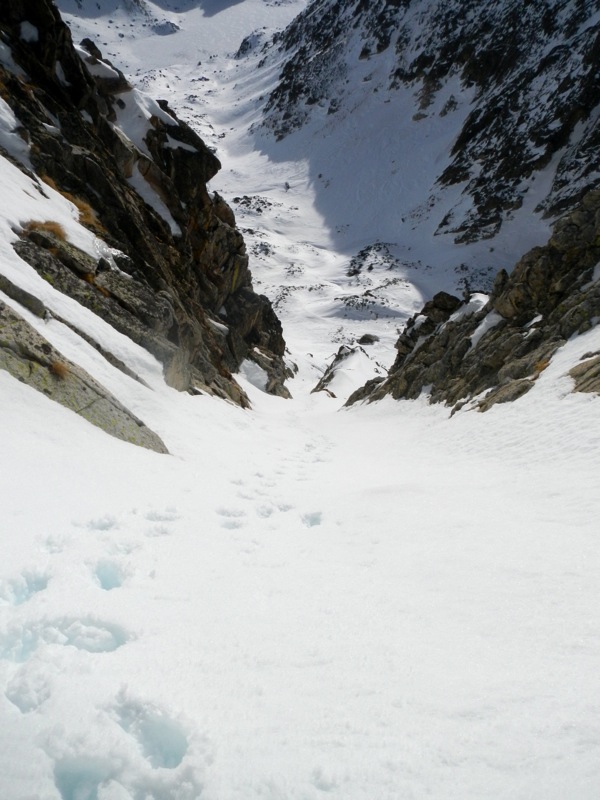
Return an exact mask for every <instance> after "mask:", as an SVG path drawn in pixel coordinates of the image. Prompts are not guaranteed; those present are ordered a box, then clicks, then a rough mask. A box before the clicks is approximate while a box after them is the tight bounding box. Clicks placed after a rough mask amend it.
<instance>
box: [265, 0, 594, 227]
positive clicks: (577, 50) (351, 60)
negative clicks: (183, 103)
mask: <svg viewBox="0 0 600 800" xmlns="http://www.w3.org/2000/svg"><path fill="white" fill-rule="evenodd" d="M599 34H600V11H599V10H598V7H597V3H595V2H592V0H587V2H581V3H579V2H578V3H575V2H565V0H549V1H548V2H544V3H542V4H535V5H533V4H530V5H527V6H526V7H523V4H522V3H520V2H513V1H509V2H506V0H502V1H496V2H490V3H485V4H484V5H483V6H482V5H481V4H479V3H473V2H464V0H454V2H443V3H442V2H432V0H413V2H400V3H393V4H392V3H386V2H374V3H368V4H366V3H363V2H361V1H360V0H347V1H346V2H344V1H343V0H335V1H334V0H316V2H313V3H311V5H310V6H309V8H308V9H307V10H306V11H305V12H304V13H303V14H301V15H300V16H299V17H298V18H297V19H296V20H294V22H293V23H292V24H291V25H290V26H288V28H287V29H286V30H285V31H284V32H283V34H281V35H279V36H276V37H274V38H273V40H272V45H271V50H270V51H269V49H268V48H264V50H266V51H267V52H266V55H265V56H264V57H263V62H261V63H265V62H266V63H268V62H269V61H272V60H274V59H275V60H277V61H279V63H280V75H279V81H278V84H277V86H276V88H275V89H274V90H273V91H272V92H271V93H270V95H269V97H268V100H267V102H266V105H265V122H264V124H265V126H267V127H268V128H269V129H271V130H273V132H274V134H275V135H276V136H277V137H278V138H282V137H284V136H286V135H289V134H290V133H292V132H293V131H295V130H297V129H299V128H300V127H302V126H303V125H305V124H307V122H309V121H313V124H315V125H316V126H318V127H319V128H320V129H322V130H326V129H327V127H328V126H329V127H331V124H330V123H329V119H328V118H329V117H331V116H332V115H334V117H335V121H334V125H335V128H336V131H339V129H340V128H343V127H344V126H348V125H352V119H353V116H354V115H355V114H356V111H357V109H358V108H359V107H360V105H361V104H364V103H367V102H369V99H368V96H370V95H372V94H376V95H377V102H371V106H372V108H373V111H374V113H375V114H381V113H382V111H381V109H383V106H384V104H390V105H391V106H392V109H395V110H396V114H397V120H398V123H400V124H402V123H401V118H402V116H403V115H406V114H407V113H408V114H409V115H410V117H411V119H412V122H413V123H414V126H415V127H417V128H419V129H420V131H421V137H422V145H421V146H422V147H423V148H427V143H426V141H425V140H426V138H427V137H428V136H429V135H430V132H431V129H432V126H434V125H435V124H436V121H437V119H439V118H440V117H447V118H448V119H447V122H446V124H447V125H448V127H452V121H451V120H452V119H453V118H454V117H455V116H456V114H457V113H460V106H462V105H463V104H464V102H465V98H466V99H467V108H466V109H465V110H466V111H467V113H466V114H465V115H464V116H463V118H462V119H461V121H460V128H459V132H458V135H457V137H456V138H455V140H454V141H453V142H452V143H451V149H450V153H449V156H450V158H449V162H448V163H445V164H444V163H442V164H441V165H440V168H439V171H438V172H437V175H436V180H435V185H432V186H431V187H429V188H430V191H431V192H432V193H433V196H434V203H433V204H434V206H436V207H435V208H432V210H431V213H432V214H433V215H434V216H435V218H436V224H437V231H436V232H437V233H446V232H447V233H451V234H453V236H454V237H455V238H456V240H457V241H458V242H461V241H462V242H468V241H473V240H477V239H480V238H493V237H494V236H495V235H496V234H497V233H498V231H499V229H500V227H501V225H502V223H503V221H504V220H506V219H510V218H511V217H512V216H514V215H515V214H518V213H519V209H520V208H521V206H522V205H523V202H524V200H525V198H526V195H527V193H528V192H532V190H533V189H534V185H533V181H534V180H536V178H537V179H538V180H539V179H540V176H541V175H543V174H544V172H546V171H547V170H550V175H549V177H550V179H551V184H550V185H549V186H548V187H547V188H546V189H545V190H544V193H543V195H542V196H540V197H538V198H537V206H536V212H537V213H541V212H543V213H545V214H548V215H550V216H556V214H557V213H558V212H560V211H564V210H568V209H569V208H572V207H573V205H574V203H575V202H576V201H577V200H579V199H580V198H581V196H582V193H583V191H585V189H587V188H592V187H593V186H595V185H597V184H598V183H599V182H600V172H599V171H598V164H597V158H596V153H597V148H598V144H599V139H598V125H597V121H598V115H599V113H600V89H599V86H600V82H599V75H600V73H599V70H600V67H599V63H600V60H599V57H598V37H599ZM370 99H371V101H372V98H370ZM407 100H408V102H407ZM386 122H387V124H388V126H389V127H390V130H392V129H393V126H392V125H390V120H386ZM363 145H364V146H363V150H362V152H361V153H360V155H361V157H362V158H364V159H366V160H370V161H372V160H374V159H381V158H384V159H387V162H388V164H389V166H390V169H391V168H392V165H393V163H394V157H395V156H397V149H396V148H395V147H394V145H393V143H392V142H390V147H389V152H387V153H385V154H383V153H382V151H381V149H377V150H376V151H375V152H369V142H368V139H366V140H365V142H364V143H363ZM402 146H403V143H402V142H400V147H402ZM431 155H435V154H434V153H432V154H431ZM412 157H413V153H412V152H410V150H409V151H408V152H405V156H404V163H403V162H402V160H401V161H400V166H399V169H400V170H403V169H406V167H407V165H409V164H410V159H411V158H412ZM454 186H460V189H461V191H460V196H459V197H458V199H457V200H456V201H455V202H454V204H453V205H452V206H451V208H450V209H448V210H446V211H445V213H443V214H441V215H440V212H441V209H442V207H443V203H442V202H441V198H440V197H436V196H435V195H436V193H441V195H442V196H443V195H444V191H443V190H444V189H446V188H448V187H454ZM395 201H397V198H394V197H391V198H390V202H395Z"/></svg>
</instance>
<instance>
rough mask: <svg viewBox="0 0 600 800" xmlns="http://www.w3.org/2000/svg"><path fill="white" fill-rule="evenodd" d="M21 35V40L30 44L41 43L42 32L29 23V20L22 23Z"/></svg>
mask: <svg viewBox="0 0 600 800" xmlns="http://www.w3.org/2000/svg"><path fill="white" fill-rule="evenodd" d="M20 33H21V39H23V41H24V42H27V43H28V44H33V43H34V42H39V40H40V32H39V31H38V29H37V28H36V27H35V25H32V24H31V22H27V20H25V22H22V23H21V29H20Z"/></svg>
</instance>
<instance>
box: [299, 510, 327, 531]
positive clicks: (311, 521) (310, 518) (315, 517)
mask: <svg viewBox="0 0 600 800" xmlns="http://www.w3.org/2000/svg"><path fill="white" fill-rule="evenodd" d="M322 521H323V514H322V513H321V512H320V511H311V512H310V513H309V514H302V522H303V523H304V524H305V525H306V527H307V528H314V527H316V526H317V525H320V524H321V522H322Z"/></svg>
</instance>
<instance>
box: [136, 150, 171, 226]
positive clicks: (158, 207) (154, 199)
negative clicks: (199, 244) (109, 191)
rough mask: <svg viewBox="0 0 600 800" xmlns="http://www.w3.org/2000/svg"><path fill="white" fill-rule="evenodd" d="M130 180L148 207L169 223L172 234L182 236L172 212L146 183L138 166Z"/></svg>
mask: <svg viewBox="0 0 600 800" xmlns="http://www.w3.org/2000/svg"><path fill="white" fill-rule="evenodd" d="M128 180H129V183H130V184H131V185H132V186H133V188H134V189H135V190H136V192H137V193H138V194H139V195H140V197H142V198H143V199H144V200H145V201H146V203H148V205H149V206H151V207H152V208H153V209H154V210H155V211H156V213H157V214H158V215H159V216H161V217H162V218H163V219H164V220H165V222H167V223H168V225H169V227H170V228H171V233H172V234H173V235H174V236H181V228H180V227H179V225H178V224H177V223H176V222H175V220H174V219H173V217H172V215H171V212H170V211H169V209H168V208H167V206H166V205H165V204H164V202H163V201H162V200H161V198H160V197H159V196H158V194H157V192H156V191H155V190H154V189H153V188H152V187H151V186H150V184H149V183H148V182H147V181H146V179H145V178H144V176H143V175H142V173H141V172H140V168H139V166H138V165H137V164H136V165H135V169H134V171H133V175H132V176H131V178H129V179H128Z"/></svg>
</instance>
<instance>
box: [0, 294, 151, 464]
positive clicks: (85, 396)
mask: <svg viewBox="0 0 600 800" xmlns="http://www.w3.org/2000/svg"><path fill="white" fill-rule="evenodd" d="M5 288H8V289H9V291H10V287H9V286H8V287H7V286H6V285H5ZM17 292H18V290H17ZM6 293H7V294H8V292H6ZM21 299H23V298H21ZM38 302H39V301H38ZM38 310H39V309H38ZM0 369H5V370H7V371H8V372H10V373H11V374H12V375H14V376H15V377H17V378H18V379H19V380H20V381H22V382H23V383H26V384H28V385H29V386H32V387H33V388H34V389H37V390H38V391H39V392H42V393H43V394H45V395H46V396H47V397H49V398H50V399H51V400H55V401H56V402H58V403H61V405H63V406H66V407H67V408H70V409H71V410H72V411H75V412H76V413H77V414H79V415H80V416H82V417H83V418H84V419H86V420H87V421H88V422H91V423H92V424H93V425H96V426H97V427H98V428H101V429H102V430H104V431H106V432H107V433H109V434H110V435H111V436H115V437H116V438H117V439H122V440H123V441H125V442H130V443H132V444H136V445H139V446H141V447H146V448H148V449H150V450H155V451H156V452H157V453H166V452H167V448H166V447H165V445H164V443H163V442H162V440H161V439H160V437H158V436H157V435H156V434H155V433H153V431H151V430H150V429H149V428H147V427H146V425H144V423H143V422H142V421H141V420H139V419H138V418H137V417H135V416H134V415H133V414H132V413H131V412H130V411H128V410H127V409H126V408H125V407H124V406H123V405H122V404H121V403H119V401H118V400H117V399H116V398H115V397H113V396H112V395H111V393H110V392H108V391H107V390H106V389H105V388H104V387H103V386H101V385H100V384H99V383H98V382H97V381H95V380H94V379H93V378H92V377H91V375H89V374H88V373H87V372H85V370H83V369H81V367H79V366H77V365H76V364H74V363H73V362H72V361H69V360H68V359H66V358H65V357H64V356H63V355H62V354H61V353H59V352H58V351H57V350H55V348H54V347H52V345H51V344H49V342H48V341H47V340H46V339H45V338H44V337H43V336H41V335H40V334H39V333H38V332H37V331H36V330H35V329H34V328H33V327H32V326H31V325H30V324H29V323H28V322H27V321H26V320H25V319H24V318H23V317H21V316H20V315H19V314H17V313H16V312H15V311H14V310H13V309H11V308H9V307H8V306H7V305H6V304H5V303H2V302H1V301H0Z"/></svg>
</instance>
